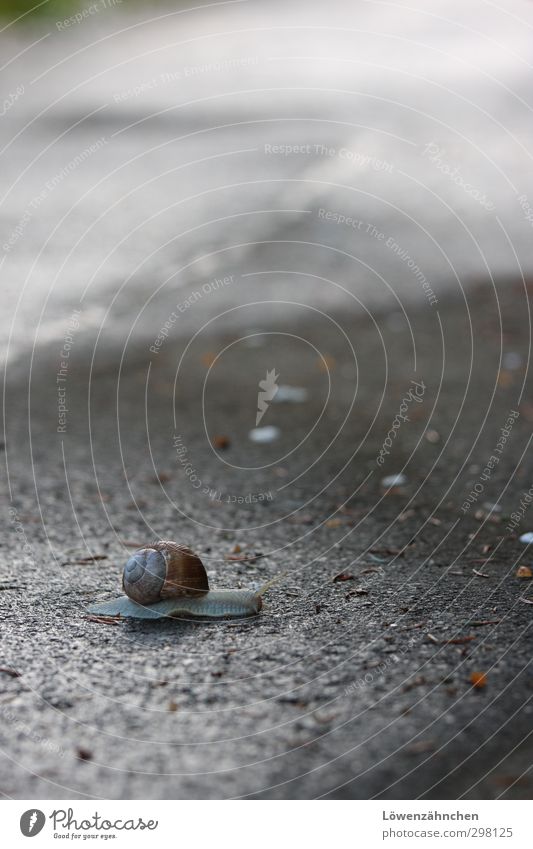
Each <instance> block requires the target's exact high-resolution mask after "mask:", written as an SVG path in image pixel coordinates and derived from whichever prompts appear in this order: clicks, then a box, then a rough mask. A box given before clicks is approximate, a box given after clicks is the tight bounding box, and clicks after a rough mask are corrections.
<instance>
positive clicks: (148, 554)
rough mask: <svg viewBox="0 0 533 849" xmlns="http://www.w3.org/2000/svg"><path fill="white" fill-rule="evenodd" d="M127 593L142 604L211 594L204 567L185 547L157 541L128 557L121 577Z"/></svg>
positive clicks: (174, 543) (168, 541)
mask: <svg viewBox="0 0 533 849" xmlns="http://www.w3.org/2000/svg"><path fill="white" fill-rule="evenodd" d="M122 586H123V588H124V592H125V593H126V595H127V596H129V598H131V599H133V601H136V602H138V603H139V604H154V603H155V602H157V601H162V600H163V599H166V598H180V597H184V596H185V597H189V598H191V597H195V596H201V595H203V594H204V593H207V592H209V582H208V580H207V573H206V571H205V567H204V564H203V563H202V561H201V560H200V558H199V557H197V556H196V554H194V552H193V551H191V549H190V548H188V547H187V546H186V545H179V544H178V543H176V542H171V541H170V540H158V541H157V542H154V543H151V544H150V545H147V546H146V547H144V548H139V549H138V550H137V551H135V552H134V553H133V554H132V556H131V557H130V558H129V560H128V562H127V563H126V565H125V567H124V573H123V576H122Z"/></svg>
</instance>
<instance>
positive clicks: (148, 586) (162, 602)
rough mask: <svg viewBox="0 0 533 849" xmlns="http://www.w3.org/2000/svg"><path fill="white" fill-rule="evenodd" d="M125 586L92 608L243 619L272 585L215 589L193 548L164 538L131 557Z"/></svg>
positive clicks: (149, 615)
mask: <svg viewBox="0 0 533 849" xmlns="http://www.w3.org/2000/svg"><path fill="white" fill-rule="evenodd" d="M122 586H123V589H124V592H125V593H126V595H124V596H121V597H120V598H117V599H113V600H112V601H104V602H102V603H100V604H95V605H92V606H91V607H90V608H89V611H90V612H91V613H96V614H100V615H103V616H124V617H129V618H135V619H162V618H164V617H174V618H183V619H186V618H195V619H207V620H216V619H241V618H243V617H247V616H255V615H257V614H258V613H259V611H260V610H261V607H262V605H263V601H262V595H263V593H264V592H265V591H266V589H267V587H268V586H270V585H266V586H265V587H264V588H262V589H260V590H258V591H257V592H253V591H252V590H211V589H209V581H208V578H207V573H206V571H205V567H204V565H203V563H202V561H201V560H200V558H199V557H197V556H196V554H194V553H193V552H192V551H191V549H190V548H187V546H184V545H178V544H177V543H175V542H171V541H170V540H159V541H158V542H155V543H153V544H151V545H149V546H146V547H144V548H140V549H138V551H136V552H134V554H133V555H132V556H131V557H130V558H129V560H128V561H127V563H126V565H125V567H124V572H123V576H122Z"/></svg>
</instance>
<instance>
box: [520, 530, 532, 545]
mask: <svg viewBox="0 0 533 849" xmlns="http://www.w3.org/2000/svg"><path fill="white" fill-rule="evenodd" d="M520 542H523V543H524V545H530V544H531V543H532V542H533V531H528V532H527V534H522V536H521V537H520Z"/></svg>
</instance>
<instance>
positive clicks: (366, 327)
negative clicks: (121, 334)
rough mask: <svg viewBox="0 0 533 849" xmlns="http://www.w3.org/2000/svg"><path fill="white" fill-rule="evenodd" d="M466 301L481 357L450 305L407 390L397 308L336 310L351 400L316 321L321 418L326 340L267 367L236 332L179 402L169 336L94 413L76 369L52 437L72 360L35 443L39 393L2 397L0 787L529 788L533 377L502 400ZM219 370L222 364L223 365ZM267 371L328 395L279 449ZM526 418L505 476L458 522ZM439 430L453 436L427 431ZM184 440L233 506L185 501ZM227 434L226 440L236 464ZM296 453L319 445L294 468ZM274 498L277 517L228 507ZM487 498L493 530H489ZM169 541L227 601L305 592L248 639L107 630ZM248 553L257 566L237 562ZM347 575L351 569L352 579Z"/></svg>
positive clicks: (492, 311) (13, 791)
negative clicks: (128, 582) (5, 466)
mask: <svg viewBox="0 0 533 849" xmlns="http://www.w3.org/2000/svg"><path fill="white" fill-rule="evenodd" d="M520 299H522V300H524V290H523V287H522V286H521V284H519V283H510V282H509V281H506V284H505V288H504V291H503V292H501V293H500V300H499V304H500V308H501V309H502V316H503V318H502V320H503V328H504V329H503V333H504V336H503V338H504V339H512V350H513V352H514V353H515V355H516V354H517V353H519V352H521V353H522V356H523V357H526V356H527V340H528V320H527V314H526V312H522V311H520V312H518V311H517V310H516V305H517V301H519V300H520ZM524 303H525V301H524ZM469 307H470V319H471V320H472V322H473V331H474V333H473V336H472V337H471V336H470V330H469V321H468V314H467V313H466V311H465V303H464V302H461V301H459V300H457V301H454V302H451V303H450V304H447V305H444V306H440V307H439V311H438V316H437V313H436V312H431V311H430V310H431V308H430V307H428V308H427V309H426V310H424V311H422V312H420V313H414V314H412V315H411V329H412V331H413V335H414V338H415V340H416V357H417V368H416V372H415V370H414V367H413V353H414V352H413V347H412V342H411V337H410V333H409V332H408V331H407V330H406V326H404V327H403V328H402V326H401V320H400V319H399V317H398V316H396V317H395V318H394V321H393V320H392V319H391V316H390V315H388V316H387V315H385V316H378V317H377V327H376V326H375V325H374V323H373V321H371V320H366V321H365V320H362V319H359V320H358V319H352V318H350V317H349V316H344V317H343V318H342V319H341V322H340V327H341V328H342V330H343V331H344V332H345V333H346V337H347V339H348V340H349V341H350V342H351V344H352V345H353V347H354V350H355V353H356V355H357V361H358V363H359V366H360V381H359V384H358V386H357V392H356V393H355V392H354V389H355V385H356V384H355V381H354V378H353V373H352V371H353V366H352V364H351V361H350V355H349V352H348V350H347V346H348V342H347V341H346V339H345V337H344V336H343V334H342V333H341V332H340V331H339V332H333V331H332V330H331V329H328V328H327V327H326V326H324V325H323V324H322V323H321V322H320V321H317V322H310V323H309V324H307V325H304V324H303V323H299V325H298V330H299V335H300V336H301V337H303V338H304V339H305V340H306V341H307V343H311V344H315V345H316V346H317V347H318V348H319V350H320V351H321V353H322V354H323V355H324V356H325V357H326V356H327V362H328V366H329V369H330V377H331V394H330V398H329V401H328V403H327V405H326V409H325V411H323V407H324V400H325V398H326V396H327V375H326V374H325V373H324V372H323V371H321V370H320V368H318V367H317V357H316V356H315V354H314V352H312V353H311V354H310V353H309V344H307V345H304V344H302V343H301V342H300V341H299V340H298V339H295V338H294V337H286V336H285V337H279V336H276V337H269V336H265V337H260V338H263V341H264V343H265V344H264V345H263V346H260V347H256V348H251V347H246V348H243V346H242V345H241V344H233V345H232V346H231V347H226V346H228V345H231V343H234V341H235V337H232V336H228V337H216V336H210V337H209V339H208V342H209V347H207V340H205V339H202V338H201V337H200V339H199V341H198V342H197V343H196V344H195V345H193V346H192V347H191V348H190V349H189V351H188V352H187V353H186V355H185V358H184V360H183V363H182V368H181V370H180V371H181V373H180V376H179V379H178V383H177V391H176V396H175V397H174V377H175V374H176V362H177V361H178V356H179V355H180V354H181V351H180V346H179V345H176V343H173V342H172V341H170V342H169V343H168V345H167V347H166V349H165V350H164V352H163V351H161V354H160V359H158V360H157V363H156V366H155V367H154V363H153V359H154V358H153V357H152V358H151V359H152V363H151V364H150V362H149V361H148V360H146V361H145V362H144V363H136V364H126V365H125V366H124V368H123V370H122V374H121V378H120V384H119V382H118V379H117V373H116V370H115V369H111V370H106V368H105V366H103V365H95V371H94V372H93V378H92V380H91V383H90V388H91V391H90V397H89V396H88V387H89V383H88V376H87V374H86V372H84V371H83V370H81V369H76V371H73V372H72V374H70V375H69V383H68V391H69V409H70V412H69V414H68V417H67V425H66V427H67V433H65V434H61V435H59V434H57V432H56V427H57V415H56V412H55V410H54V397H53V392H52V396H51V395H50V388H49V387H50V385H51V384H52V383H53V375H54V364H49V363H41V364H39V366H38V370H37V372H36V373H35V374H34V380H33V382H32V411H31V439H32V447H31V450H30V446H29V445H28V444H26V441H25V436H24V434H25V431H26V423H27V414H28V410H27V406H26V401H25V400H24V396H23V395H22V393H21V392H20V391H18V389H17V388H14V389H13V391H10V392H9V393H8V398H7V410H8V420H9V429H8V446H10V445H15V444H16V446H17V449H16V452H15V451H10V452H9V461H10V480H11V482H12V486H13V489H14V493H13V503H14V509H15V510H16V511H17V512H16V517H15V518H14V522H15V524H13V526H12V527H11V529H10V531H9V532H8V533H7V534H6V536H5V539H4V542H3V545H2V552H3V557H2V560H3V567H2V587H3V589H2V592H1V594H0V599H1V603H2V619H3V641H2V646H3V664H4V665H5V666H6V667H8V668H10V669H13V670H15V671H16V672H17V674H18V677H11V676H10V674H9V673H6V672H5V671H3V672H2V673H0V674H1V678H2V716H3V721H2V724H1V733H2V750H3V759H4V769H3V778H2V792H3V793H5V794H6V795H8V796H15V797H35V798H45V797H52V798H59V797H65V796H66V797H70V796H73V797H76V796H78V795H79V796H89V797H90V796H97V797H122V798H136V797H150V798H174V797H175V798H181V797H192V798H195V797H201V798H203V797H213V798H220V797H222V798H227V797H235V796H251V797H256V798H267V797H268V798H270V797H283V798H285V797H287V798H309V797H315V796H324V795H330V796H335V797H357V798H367V797H372V796H380V797H384V798H386V797H388V798H404V797H407V798H412V797H417V796H426V797H433V798H438V797H444V798H446V797H455V796H459V795H461V796H463V795H464V796H466V797H473V798H487V797H489V798H492V797H496V796H501V795H503V796H505V797H506V798H522V797H524V796H528V794H530V792H531V783H530V777H529V775H528V772H527V770H528V769H529V765H530V762H531V746H530V743H529V742H528V735H529V733H530V730H531V705H530V699H531V691H532V687H531V675H530V672H528V671H527V664H528V662H529V659H530V653H531V643H530V630H529V625H530V622H531V607H530V606H529V605H528V604H526V603H524V601H523V600H521V597H526V598H527V597H529V598H531V597H532V593H531V588H530V587H531V585H530V582H528V581H527V580H521V579H518V578H516V577H515V573H516V570H517V567H518V565H519V564H521V563H524V562H525V563H527V562H529V561H530V558H529V557H528V556H527V553H524V546H523V545H522V544H520V543H519V542H518V541H517V539H516V534H515V533H510V532H509V531H508V530H506V524H507V522H508V518H506V517H508V516H509V514H510V513H512V512H513V511H514V510H515V509H516V508H517V506H518V504H519V501H520V497H521V496H522V497H523V494H524V491H527V490H528V489H529V487H530V485H531V461H530V459H529V457H528V455H527V453H525V454H524V450H525V449H526V448H527V446H528V445H529V441H530V438H531V418H532V411H531V405H530V404H529V403H524V404H522V406H520V395H521V391H522V385H523V378H524V366H521V367H520V368H518V369H515V370H504V371H503V372H502V373H501V375H502V374H503V377H502V376H501V375H500V378H499V381H500V382H499V385H495V376H497V375H498V367H497V366H498V360H499V352H498V344H495V339H497V338H498V325H499V320H500V319H499V316H498V309H497V307H496V301H495V299H494V298H492V299H490V298H489V297H488V296H487V294H486V292H485V290H482V292H478V293H474V294H473V295H472V296H471V298H470V299H469ZM439 319H440V321H439ZM378 327H379V330H380V331H381V333H382V334H383V341H384V342H385V350H386V351H387V363H386V362H385V357H384V353H383V347H382V339H381V338H380V335H379V333H378ZM440 327H442V337H441V334H440ZM264 330H265V331H266V332H268V330H269V328H268V327H265V328H264ZM472 339H473V340H474V341H473V346H474V357H473V362H472V360H471V342H472ZM441 344H442V347H441ZM181 347H183V346H181ZM443 350H445V351H447V356H446V362H445V363H444V362H443ZM222 351H225V353H224V354H221V356H220V358H219V360H218V361H216V362H215V363H214V364H213V365H212V366H211V371H209V367H208V366H207V365H206V362H207V360H209V361H210V360H211V359H212V355H213V353H219V352H222ZM206 357H207V360H206ZM319 362H321V361H319ZM471 362H472V370H471V371H470V364H471ZM524 362H525V360H524ZM265 365H268V366H270V365H274V366H275V367H276V368H277V369H278V370H279V372H280V373H281V374H283V377H284V378H288V379H289V382H290V383H292V384H293V385H304V386H306V387H307V388H308V390H309V393H310V397H309V400H308V402H306V403H304V404H300V405H289V404H287V405H282V404H277V405H275V404H274V405H272V406H271V408H270V409H269V410H268V412H267V414H266V416H268V419H267V418H266V416H265V420H264V423H265V424H267V423H268V424H276V425H277V426H279V428H280V429H281V437H280V439H279V442H277V443H272V444H270V445H263V446H257V445H253V444H252V443H251V442H249V440H247V432H248V430H249V429H250V427H251V426H253V424H254V420H255V400H256V397H255V387H256V385H257V378H258V375H261V374H262V373H263V372H264V370H265ZM413 377H414V378H415V379H416V380H417V381H418V382H419V384H420V383H421V382H422V383H423V384H424V385H425V387H426V389H425V392H424V395H423V399H422V401H421V402H420V403H418V402H412V403H411V405H410V407H411V408H412V409H410V411H409V419H410V421H409V422H403V423H402V426H401V429H400V431H399V433H398V436H397V439H396V440H395V443H394V446H393V449H392V451H391V455H390V456H389V457H387V459H386V462H385V464H384V466H383V467H382V468H381V469H379V468H378V466H377V464H376V456H377V455H378V452H379V448H380V447H381V443H380V442H378V441H377V439H378V438H379V439H382V438H383V435H384V434H386V432H387V428H388V427H389V426H390V422H392V420H393V418H394V416H395V415H396V413H397V411H398V408H399V404H400V403H401V399H402V397H404V396H405V394H406V392H408V389H409V387H410V386H412V384H411V380H412V379H413ZM206 378H207V381H206ZM363 378H364V379H363ZM385 383H386V385H387V387H388V388H387V391H386V393H385V395H384V396H383V395H382V388H383V386H384V385H385ZM204 386H205V387H206V392H205V399H204V409H205V421H206V426H207V434H208V436H209V438H208V437H206V432H205V431H204V427H203V424H202V419H203V416H202V394H203V389H204ZM145 393H146V395H145ZM145 397H146V399H147V405H146V407H145V402H144V399H145ZM352 403H353V406H352ZM380 405H381V408H380ZM415 406H416V409H414V408H415ZM518 406H520V410H521V415H520V417H519V418H518V420H516V422H515V424H514V425H513V427H512V429H511V433H510V435H509V437H508V439H507V441H506V444H505V447H504V451H503V454H502V457H501V461H500V462H499V463H498V464H497V465H496V466H495V468H494V470H493V471H492V472H491V473H490V474H489V479H487V480H485V482H484V484H483V486H484V491H483V493H482V495H481V496H480V498H479V502H477V503H475V504H474V505H473V507H472V509H471V510H470V511H469V512H468V513H467V514H463V513H462V512H461V505H462V504H463V502H464V501H465V499H466V498H467V496H468V493H469V492H470V491H471V490H472V489H473V487H474V486H476V484H477V483H478V482H479V481H480V475H482V474H485V475H486V474H487V473H486V472H484V469H485V467H486V464H487V462H488V461H489V458H490V457H491V456H493V454H494V447H495V446H496V445H497V443H498V441H499V439H500V437H501V433H500V430H501V428H502V427H505V423H506V421H507V419H508V416H509V412H510V411H511V410H516V409H517V408H518ZM350 408H351V409H350ZM89 414H90V429H89ZM376 414H377V416H378V417H377V421H376V423H375V424H374V425H373V427H372V429H371V432H370V435H369V434H368V430H369V427H370V425H371V424H372V421H373V418H374V416H375V415H376ZM174 415H176V424H174V421H173V418H174ZM320 415H322V418H321V419H320V426H319V427H316V428H315V429H313V426H314V425H315V423H316V421H317V420H318V419H319V418H320ZM487 415H488V416H489V418H490V424H489V425H486V424H485V423H484V422H485V418H486V416H487ZM145 416H146V421H145ZM346 416H347V418H346V421H345V422H344V419H345V417H346ZM343 422H344V424H343V426H342V436H341V437H338V436H337V434H338V429H339V427H340V425H341V423H343ZM146 425H147V426H146ZM428 429H429V430H430V431H436V432H438V434H439V437H438V441H437V442H430V441H428V439H427V438H426V437H425V436H424V434H425V433H427V431H428ZM147 434H148V435H149V439H148V438H147ZM176 434H180V436H181V438H182V442H183V444H184V445H185V446H186V447H187V452H188V455H187V456H188V458H189V459H190V461H191V463H192V465H193V466H194V474H195V475H196V477H197V478H198V479H200V480H201V482H202V486H207V487H208V488H209V489H210V490H211V489H212V490H215V491H216V493H217V495H216V496H214V497H213V496H209V495H205V494H203V492H202V491H201V490H198V489H195V488H194V486H191V484H190V483H189V479H188V477H187V474H186V471H185V470H184V468H183V467H182V466H181V465H180V463H179V462H178V461H177V459H176V454H175V450H174V438H175V436H176ZM215 435H225V436H228V437H229V439H230V441H231V444H230V447H229V448H227V449H226V450H225V451H224V452H223V453H222V452H220V456H218V457H217V456H216V453H215V452H214V451H213V450H212V448H211V442H210V441H211V440H212V439H213V437H214V436H215ZM89 436H91V438H90V439H89ZM336 436H337V438H336ZM430 438H431V439H433V440H435V439H437V437H436V436H435V434H434V433H430ZM301 440H305V447H303V448H300V449H297V450H296V451H295V453H294V454H292V455H290V454H289V452H291V451H294V449H295V446H296V445H297V444H298V443H299V442H300V441H301ZM328 446H329V447H328ZM326 449H327V450H326ZM287 454H289V456H287V457H285V458H284V455H287ZM182 456H183V455H182ZM254 467H262V468H254ZM402 470H403V473H404V474H405V475H406V477H407V483H406V485H405V486H402V487H400V488H396V489H394V490H392V491H390V492H388V493H385V492H384V490H383V487H382V486H381V485H380V479H381V477H382V473H383V474H387V473H398V472H400V471H402ZM156 475H159V478H157V477H156ZM191 480H193V479H192V478H191ZM259 492H267V493H271V494H272V499H271V500H266V501H265V502H263V503H259V502H257V503H252V504H244V505H238V504H234V503H232V502H231V501H230V500H229V499H231V498H232V497H233V496H235V497H239V496H242V497H244V498H245V497H246V496H247V495H248V493H259ZM487 501H489V502H498V503H500V504H501V505H502V513H498V514H496V515H492V516H487V511H486V509H485V508H484V507H483V504H484V503H485V502H487ZM478 511H481V512H478ZM17 523H20V524H17ZM527 525H528V522H527V517H526V519H525V520H524V522H523V527H524V528H525V527H526V526H527ZM154 536H158V537H170V538H175V539H177V540H180V541H187V542H188V543H189V544H190V545H191V546H192V547H193V548H194V549H195V550H197V551H198V553H199V554H200V555H201V556H202V558H204V560H205V562H206V565H207V568H208V572H209V574H210V576H211V582H212V585H217V586H220V587H235V586H243V587H252V586H255V585H257V584H259V583H262V582H263V581H265V580H266V579H269V578H271V577H273V576H275V575H276V574H278V573H281V572H284V571H287V572H288V574H287V576H286V577H284V578H283V579H282V580H281V581H280V582H279V583H278V584H277V585H276V586H275V587H273V588H272V590H271V591H270V593H269V594H268V595H267V597H266V601H265V608H264V611H263V613H262V614H261V615H260V616H259V617H258V619H257V620H256V621H255V620H253V621H246V622H241V623H227V624H203V623H202V624H193V623H189V624H181V623H173V622H170V623H156V624H151V623H148V624H147V623H133V622H123V623H120V624H118V625H117V624H113V625H111V624H104V623H100V622H95V621H91V620H90V619H88V618H87V617H86V616H85V615H84V605H85V604H86V603H88V602H89V601H94V600H100V599H105V598H108V597H112V596H113V595H114V594H118V593H119V592H120V582H119V573H120V569H121V565H122V563H123V562H124V560H125V558H126V557H127V556H128V552H129V551H131V547H130V546H132V545H135V544H136V543H137V544H138V543H143V542H145V541H148V540H150V539H152V538H153V537H154ZM23 541H24V542H25V543H26V544H27V546H28V547H29V548H28V549H27V556H24V554H23V552H22V550H21V543H22V542H23ZM236 544H238V545H240V546H241V548H242V551H243V552H244V553H245V554H250V555H252V556H253V555H255V554H256V553H260V554H261V555H262V557H261V558H258V559H252V562H244V563H241V562H235V561H234V560H231V559H230V560H228V559H227V558H228V556H229V557H231V556H235V555H234V554H233V555H232V552H233V551H234V548H235V545H236ZM102 555H103V556H104V557H105V559H102V560H97V561H94V562H79V561H80V560H82V559H83V558H87V557H92V556H102ZM339 574H341V575H344V576H350V577H349V579H346V580H337V581H335V580H334V579H335V577H336V576H337V575H339ZM472 673H476V674H477V673H482V674H484V675H486V686H485V687H484V688H477V689H476V688H473V687H472V685H471V682H470V676H471V675H472ZM80 758H81V759H80Z"/></svg>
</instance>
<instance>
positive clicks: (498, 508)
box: [483, 501, 502, 513]
mask: <svg viewBox="0 0 533 849" xmlns="http://www.w3.org/2000/svg"><path fill="white" fill-rule="evenodd" d="M483 509H484V510H488V511H489V513H501V512H502V505H501V504H492V503H491V502H490V501H484V502H483Z"/></svg>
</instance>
